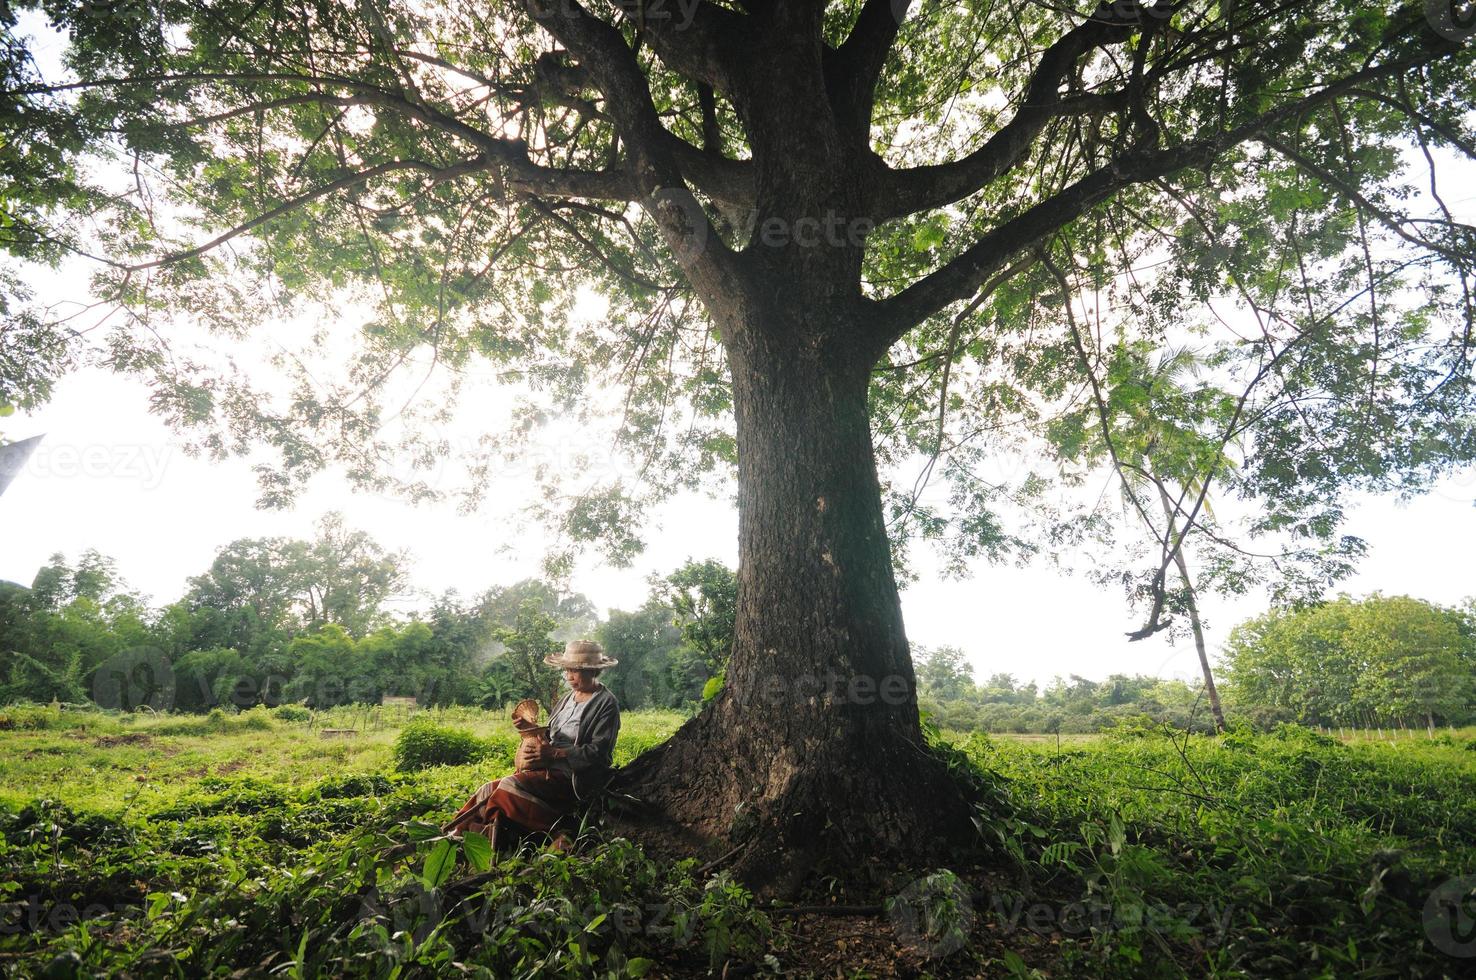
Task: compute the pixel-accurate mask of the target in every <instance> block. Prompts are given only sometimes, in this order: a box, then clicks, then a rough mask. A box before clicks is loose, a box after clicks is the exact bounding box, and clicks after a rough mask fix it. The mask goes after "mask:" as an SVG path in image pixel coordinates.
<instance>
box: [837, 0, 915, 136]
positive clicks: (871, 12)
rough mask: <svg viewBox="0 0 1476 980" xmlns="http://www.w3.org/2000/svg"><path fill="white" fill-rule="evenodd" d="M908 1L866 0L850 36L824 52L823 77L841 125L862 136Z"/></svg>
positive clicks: (868, 125)
mask: <svg viewBox="0 0 1476 980" xmlns="http://www.w3.org/2000/svg"><path fill="white" fill-rule="evenodd" d="M911 5H912V0H866V5H865V6H864V7H862V8H861V13H860V15H859V16H857V18H856V24H855V26H854V27H852V28H851V33H850V34H849V35H848V36H847V37H846V40H845V41H844V42H843V43H842V44H841V46H840V47H839V48H836V49H835V50H834V51H827V52H826V57H825V74H826V80H827V86H828V88H829V89H830V97H831V103H832V104H833V105H834V107H835V113H836V115H837V116H838V117H839V118H840V119H841V120H842V125H843V126H847V127H849V128H851V129H852V130H859V131H860V132H862V133H865V132H866V131H867V129H868V128H869V127H870V125H871V109H872V106H873V104H874V103H875V101H876V83H877V79H878V78H880V77H881V72H882V68H883V67H884V66H885V65H886V63H887V55H888V54H889V53H890V52H891V50H892V45H893V44H895V43H896V40H897V32H898V31H899V30H900V29H901V27H902V21H903V20H905V19H906V17H907V8H908V7H910V6H911Z"/></svg>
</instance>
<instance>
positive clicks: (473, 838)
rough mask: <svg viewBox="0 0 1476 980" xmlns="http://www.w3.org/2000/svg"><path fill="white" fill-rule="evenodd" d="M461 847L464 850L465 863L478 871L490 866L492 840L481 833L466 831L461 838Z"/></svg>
mask: <svg viewBox="0 0 1476 980" xmlns="http://www.w3.org/2000/svg"><path fill="white" fill-rule="evenodd" d="M461 849H462V850H463V851H464V852H466V860H467V863H468V864H470V865H471V866H472V867H473V868H476V869H477V870H478V871H486V870H487V869H488V868H490V867H492V842H491V841H489V840H488V839H487V838H486V837H484V836H483V835H481V834H479V833H477V832H476V831H470V832H468V833H467V834H466V835H465V836H464V837H462V839H461Z"/></svg>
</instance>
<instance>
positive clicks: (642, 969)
mask: <svg viewBox="0 0 1476 980" xmlns="http://www.w3.org/2000/svg"><path fill="white" fill-rule="evenodd" d="M655 963H656V961H655V960H649V959H647V958H646V957H644V956H636V957H632V958H631V959H630V960H629V961H628V962H627V963H626V964H625V972H626V975H627V976H632V977H643V976H645V975H646V971H648V970H650V969H651V967H652V966H654V965H655Z"/></svg>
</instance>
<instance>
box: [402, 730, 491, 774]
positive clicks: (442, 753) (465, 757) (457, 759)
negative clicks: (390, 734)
mask: <svg viewBox="0 0 1476 980" xmlns="http://www.w3.org/2000/svg"><path fill="white" fill-rule="evenodd" d="M487 751H488V750H487V745H486V743H484V742H483V741H482V740H481V739H479V738H477V737H476V736H475V735H473V734H472V733H471V732H464V731H461V730H459V729H456V728H445V727H442V726H441V725H437V724H435V723H433V722H429V721H416V722H411V723H410V724H409V725H406V726H405V728H404V729H403V730H402V731H401V732H400V734H399V736H398V737H397V738H396V739H395V768H396V769H399V770H400V771H401V772H414V771H416V770H419V769H429V768H430V767H431V766H465V765H469V764H470V763H473V762H479V761H481V760H482V759H483V758H485V757H486V756H487Z"/></svg>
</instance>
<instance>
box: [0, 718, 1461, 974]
mask: <svg viewBox="0 0 1476 980" xmlns="http://www.w3.org/2000/svg"><path fill="white" fill-rule="evenodd" d="M291 714H292V713H291V712H285V713H284V712H276V713H274V712H269V711H266V710H264V709H257V710H253V711H250V712H246V713H243V714H239V715H224V714H216V715H213V716H161V717H137V716H118V715H110V714H107V713H103V712H81V711H60V710H56V709H52V708H45V707H25V708H11V709H0V740H3V741H0V746H3V752H4V757H3V758H4V761H3V764H0V833H3V844H0V902H3V903H4V916H3V919H0V970H3V971H4V972H5V973H6V974H8V975H17V976H34V975H39V974H42V973H47V972H48V971H49V975H54V976H72V975H77V976H82V975H96V974H100V973H110V974H117V973H121V972H128V973H131V974H133V975H140V976H156V975H158V976H169V975H178V976H198V975H220V976H226V975H232V974H238V975H263V976H265V975H282V976H323V975H335V976H336V975H345V974H352V975H371V976H398V975H428V974H448V973H456V974H458V975H460V974H471V975H480V976H494V977H514V976H526V977H535V976H546V975H563V976H571V977H573V976H588V975H596V974H597V975H600V976H609V977H626V976H643V975H644V976H700V975H705V974H707V973H709V971H712V972H714V973H721V972H722V971H723V969H725V968H727V969H728V971H729V975H733V974H734V973H738V974H740V975H741V974H743V973H747V974H748V975H754V974H765V973H783V974H794V973H800V974H805V973H809V974H811V975H815V976H837V975H839V976H844V977H866V976H887V975H913V976H923V975H931V976H979V975H1000V976H1016V977H1047V976H1048V977H1065V976H1087V975H1089V976H1123V977H1138V976H1205V975H1209V976H1227V977H1229V976H1236V977H1241V976H1244V977H1263V976H1312V977H1344V976H1367V977H1383V976H1441V975H1445V976H1451V977H1457V976H1471V975H1476V935H1471V934H1470V933H1469V931H1466V930H1465V925H1464V923H1463V920H1461V918H1460V912H1459V902H1460V901H1461V900H1462V899H1463V898H1464V899H1465V900H1466V901H1467V902H1468V903H1469V902H1470V898H1469V896H1468V895H1467V892H1469V891H1472V890H1476V878H1473V877H1469V876H1473V875H1476V750H1473V748H1472V747H1473V746H1476V738H1473V733H1472V732H1458V733H1448V732H1446V733H1441V734H1440V736H1439V737H1438V738H1436V739H1434V740H1431V739H1428V738H1426V737H1420V738H1400V739H1395V740H1392V741H1391V740H1389V739H1384V740H1379V739H1377V738H1374V739H1371V740H1366V739H1362V738H1359V739H1357V740H1356V741H1354V742H1352V744H1340V743H1338V742H1336V741H1335V740H1333V739H1328V738H1325V737H1322V736H1319V735H1317V734H1315V733H1312V732H1307V731H1305V730H1301V729H1294V728H1286V729H1283V730H1280V731H1278V732H1276V733H1271V734H1265V735H1251V734H1247V733H1240V732H1237V733H1232V734H1230V735H1227V736H1223V737H1219V738H1209V737H1203V736H1195V737H1192V738H1189V739H1187V740H1186V739H1185V738H1184V737H1183V736H1177V737H1175V736H1174V735H1173V734H1172V733H1171V732H1166V731H1158V730H1151V729H1139V730H1132V731H1125V732H1122V733H1118V734H1113V735H1108V736H1104V737H1072V738H1063V739H1062V740H1061V742H1060V744H1059V745H1058V744H1057V742H1056V740H1055V738H1054V737H1034V738H1029V737H1027V738H1014V737H1007V736H996V737H993V738H990V737H987V736H983V735H977V734H976V735H962V734H958V733H934V734H933V736H932V737H933V739H934V742H935V746H936V749H937V751H939V752H941V753H943V754H944V756H945V757H946V758H948V759H949V760H950V761H951V762H952V764H954V765H955V766H956V767H957V768H958V771H959V774H960V777H961V778H964V779H967V780H969V781H970V782H971V783H972V784H973V787H974V790H975V791H976V792H977V793H978V795H979V800H980V806H979V810H978V819H977V824H978V826H979V829H980V833H981V837H980V847H981V851H980V852H979V853H978V854H976V855H972V856H969V855H960V857H959V861H958V862H956V866H954V867H950V868H920V869H898V874H897V876H896V877H895V879H894V881H893V883H892V884H891V885H890V886H889V887H888V888H887V889H885V893H883V894H866V895H860V894H847V893H845V892H844V891H839V890H837V888H836V885H835V884H834V881H835V879H833V878H832V879H827V878H826V877H825V876H817V879H816V894H815V895H813V896H811V897H810V898H809V899H808V900H807V901H809V902H810V903H816V904H823V903H830V902H834V903H839V904H842V905H847V906H856V908H855V909H853V911H852V912H851V913H850V914H848V915H834V914H825V913H818V912H817V913H803V914H801V913H798V912H796V910H793V909H784V908H773V909H767V910H765V909H761V908H759V907H758V906H757V905H756V903H755V902H754V901H753V899H752V897H751V896H749V895H748V894H747V893H746V892H745V891H744V890H743V889H742V888H740V887H738V886H737V885H735V884H734V883H732V882H731V881H729V880H727V878H726V877H725V876H724V875H722V874H721V873H717V874H706V875H704V874H701V873H699V869H698V867H697V866H696V862H695V861H687V862H682V863H678V864H676V865H669V864H667V865H662V864H659V863H657V862H654V861H651V860H649V859H647V858H645V857H644V856H643V855H642V854H641V853H640V852H639V850H638V849H635V848H633V847H630V846H628V845H625V844H623V843H621V842H619V841H614V842H610V841H601V840H600V839H599V835H598V834H597V833H596V834H595V835H593V836H592V837H591V838H590V839H589V840H587V841H585V842H584V843H583V844H582V846H581V852H580V854H579V855H578V856H577V857H575V858H566V857H563V856H560V855H558V854H555V853H552V852H550V851H547V850H546V849H543V850H528V851H525V852H523V853H522V854H520V855H517V856H514V857H509V858H505V859H503V860H501V861H500V862H497V863H495V864H493V863H490V862H488V861H486V860H484V857H483V855H481V854H480V853H473V852H474V851H475V850H476V849H474V848H466V849H465V852H464V854H463V857H464V860H465V863H464V864H461V865H458V864H457V863H456V862H455V860H454V858H455V857H456V856H457V851H456V849H455V848H453V846H452V845H451V844H450V843H449V842H446V841H443V840H439V839H438V835H437V833H436V826H435V825H436V824H437V822H439V821H440V820H443V819H444V818H445V817H446V816H448V815H449V814H450V813H451V812H452V811H453V810H454V808H455V807H456V806H457V805H458V804H459V803H460V802H461V801H462V800H463V799H464V798H465V796H466V795H467V794H468V793H469V792H470V791H471V790H472V789H474V788H475V787H476V786H477V785H478V784H479V783H480V782H482V781H483V780H485V779H488V778H492V777H494V776H498V775H501V774H503V773H505V772H506V771H508V769H509V768H510V766H509V764H508V760H509V759H510V757H511V751H512V748H513V738H512V733H511V730H510V728H509V726H508V724H507V721H506V719H505V718H504V717H500V716H497V715H495V714H490V713H487V712H481V711H475V710H470V709H454V710H451V711H447V712H444V713H431V719H432V720H433V721H435V722H436V723H438V724H440V725H443V726H447V727H450V728H455V729H460V730H463V731H466V732H470V733H472V734H473V735H475V736H476V737H477V739H478V742H477V744H478V745H479V746H480V747H481V755H482V758H481V759H480V760H479V761H477V762H474V763H471V764H467V765H461V766H438V767H433V768H427V769H423V770H419V771H413V772H399V771H397V770H396V767H395V757H394V752H393V748H394V743H395V739H396V737H397V735H398V734H399V731H400V729H401V726H402V725H403V724H404V722H405V718H404V716H402V715H397V714H393V713H391V712H388V711H379V710H375V711H364V710H358V711H354V710H336V711H333V712H328V713H323V714H319V715H316V716H313V717H309V718H300V719H293V718H291ZM681 721H682V716H680V715H678V714H676V713H671V712H629V713H627V714H626V715H625V717H624V723H623V727H622V733H621V741H620V744H619V746H618V748H617V761H624V760H627V759H629V758H631V757H632V756H633V755H635V754H636V753H638V752H639V751H641V750H643V749H644V748H646V747H649V746H650V745H653V744H656V743H658V742H659V741H660V740H662V739H663V738H665V737H667V735H669V734H670V732H672V731H673V730H675V728H676V727H677V726H678V725H679V724H680V723H681ZM330 728H333V729H353V730H354V731H353V733H352V734H347V735H341V736H333V737H329V738H324V737H322V736H321V735H320V732H321V730H323V729H330ZM406 842H413V843H414V847H413V853H411V854H409V855H407V856H405V857H403V858H399V859H396V858H395V857H393V856H391V855H392V853H393V852H391V850H390V849H391V848H392V847H394V846H395V845H404V844H405V843H406ZM827 882H828V883H827ZM1452 882H1453V884H1452ZM889 896H891V897H890V898H889ZM1472 907H1473V906H1472V905H1471V904H1467V905H1466V906H1465V909H1466V911H1467V913H1469V911H1470V910H1471V908H1472ZM1432 909H1433V910H1434V913H1435V914H1434V915H1433V917H1427V912H1428V911H1430V910H1432ZM1442 915H1443V916H1444V917H1443V918H1442V917H1441V916H1442ZM1466 921H1469V920H1466Z"/></svg>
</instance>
